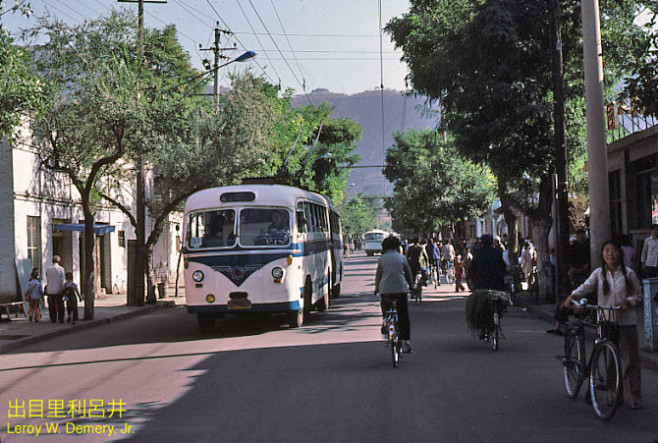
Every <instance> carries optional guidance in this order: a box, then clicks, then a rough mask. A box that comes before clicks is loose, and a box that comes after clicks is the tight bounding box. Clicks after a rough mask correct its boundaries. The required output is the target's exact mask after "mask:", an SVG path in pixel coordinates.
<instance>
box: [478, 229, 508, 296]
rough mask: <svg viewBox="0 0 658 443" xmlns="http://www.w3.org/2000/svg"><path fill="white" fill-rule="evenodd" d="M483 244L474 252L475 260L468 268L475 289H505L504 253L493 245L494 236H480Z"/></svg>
mask: <svg viewBox="0 0 658 443" xmlns="http://www.w3.org/2000/svg"><path fill="white" fill-rule="evenodd" d="M480 244H481V245H482V246H481V247H479V248H478V249H476V250H475V252H474V253H473V260H471V265H470V266H469V268H468V273H469V278H470V280H471V281H472V282H473V289H474V290H475V289H495V290H497V291H504V290H505V270H506V268H507V266H506V265H505V261H504V260H503V254H502V253H501V252H500V251H499V250H498V249H496V248H495V247H494V246H493V237H492V236H491V235H489V234H484V235H483V236H482V237H480Z"/></svg>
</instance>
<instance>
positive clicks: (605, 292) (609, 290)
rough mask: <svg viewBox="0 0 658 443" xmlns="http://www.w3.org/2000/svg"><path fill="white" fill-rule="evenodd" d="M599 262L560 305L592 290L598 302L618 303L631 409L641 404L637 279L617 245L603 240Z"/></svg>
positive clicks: (638, 286) (640, 299) (639, 406)
mask: <svg viewBox="0 0 658 443" xmlns="http://www.w3.org/2000/svg"><path fill="white" fill-rule="evenodd" d="M601 261H602V262H603V264H602V265H601V267H600V268H596V269H595V270H594V271H592V273H591V274H590V276H589V277H588V278H587V280H585V282H584V283H583V284H581V285H580V286H579V287H578V288H576V289H574V291H573V292H572V293H571V294H570V295H569V297H567V299H566V300H565V301H564V303H563V304H562V307H563V308H564V309H568V308H570V307H571V300H574V299H575V300H579V299H580V298H581V297H583V296H585V295H587V294H589V293H590V292H592V291H596V294H597V299H598V301H597V303H598V304H599V305H601V306H619V307H620V308H621V309H620V311H619V312H618V313H617V323H618V324H619V350H620V351H621V356H622V361H623V363H624V370H623V372H622V373H623V374H624V391H625V392H626V393H627V394H628V395H629V397H630V407H631V409H641V408H642V390H641V374H640V352H639V345H638V338H637V316H636V315H635V310H634V309H632V308H633V307H634V306H637V305H638V304H639V303H641V302H642V298H641V296H640V294H641V289H640V280H639V279H638V277H637V275H636V274H635V271H633V270H632V269H631V268H629V267H627V266H624V262H623V258H622V251H621V248H620V247H619V245H617V244H616V243H614V242H612V241H606V242H605V243H603V247H602V248H601Z"/></svg>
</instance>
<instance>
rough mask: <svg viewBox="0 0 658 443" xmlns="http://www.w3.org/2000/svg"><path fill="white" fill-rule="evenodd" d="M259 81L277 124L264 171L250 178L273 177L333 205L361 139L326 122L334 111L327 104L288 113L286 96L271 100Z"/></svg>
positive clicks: (344, 122) (357, 131) (344, 123)
mask: <svg viewBox="0 0 658 443" xmlns="http://www.w3.org/2000/svg"><path fill="white" fill-rule="evenodd" d="M261 82H262V84H263V90H264V92H265V93H266V95H267V96H268V98H269V100H270V103H271V104H272V106H273V108H274V109H275V110H276V112H277V115H278V116H279V119H278V122H277V124H276V127H275V130H274V136H273V138H272V140H271V143H270V147H271V149H270V151H269V155H268V156H267V157H266V158H264V163H265V165H267V166H266V167H265V168H263V169H259V170H257V171H254V172H253V173H254V174H255V175H269V176H277V178H278V180H279V181H280V182H282V183H286V184H289V185H293V186H302V187H305V188H307V189H309V190H311V191H315V192H319V193H321V194H325V195H327V196H328V197H329V198H330V199H331V201H332V203H333V204H334V205H339V204H340V203H341V202H342V201H343V198H344V195H343V192H344V189H345V186H346V185H347V178H348V176H349V171H350V167H351V166H353V165H354V164H356V163H357V162H358V161H359V159H360V157H359V156H357V155H354V154H351V152H352V151H353V150H354V149H355V148H356V145H355V142H356V141H358V140H360V139H361V134H362V130H361V127H360V126H359V125H358V124H357V123H356V122H353V121H351V120H349V119H344V118H340V119H336V118H332V117H331V115H332V113H333V111H334V109H333V107H331V105H330V104H329V103H327V102H324V103H322V104H321V105H319V106H314V105H306V106H302V107H300V108H294V107H293V106H292V102H291V94H292V91H288V92H287V93H286V94H284V96H283V97H277V95H276V90H275V89H274V88H273V87H272V85H268V84H267V83H266V82H264V80H261Z"/></svg>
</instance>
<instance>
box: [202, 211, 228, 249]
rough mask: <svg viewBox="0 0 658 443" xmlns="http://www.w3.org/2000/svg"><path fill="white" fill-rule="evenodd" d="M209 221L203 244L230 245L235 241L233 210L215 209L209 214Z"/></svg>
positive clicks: (209, 245) (208, 245) (210, 245)
mask: <svg viewBox="0 0 658 443" xmlns="http://www.w3.org/2000/svg"><path fill="white" fill-rule="evenodd" d="M209 218H210V222H209V224H208V225H207V226H206V235H205V236H204V238H203V246H206V247H212V246H232V245H233V244H234V243H235V234H234V232H233V226H234V225H235V222H234V220H235V216H234V214H233V211H217V212H216V213H214V214H209Z"/></svg>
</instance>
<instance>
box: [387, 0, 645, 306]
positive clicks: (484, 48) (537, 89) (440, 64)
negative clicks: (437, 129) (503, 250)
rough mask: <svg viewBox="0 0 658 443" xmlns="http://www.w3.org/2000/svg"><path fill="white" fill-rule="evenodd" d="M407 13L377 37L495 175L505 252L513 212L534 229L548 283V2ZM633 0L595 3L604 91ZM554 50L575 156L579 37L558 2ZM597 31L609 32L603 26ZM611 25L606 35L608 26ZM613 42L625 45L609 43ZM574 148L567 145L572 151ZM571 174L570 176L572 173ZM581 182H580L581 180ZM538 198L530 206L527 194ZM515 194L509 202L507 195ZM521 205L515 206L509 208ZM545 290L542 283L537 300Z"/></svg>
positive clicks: (473, 4)
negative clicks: (560, 62)
mask: <svg viewBox="0 0 658 443" xmlns="http://www.w3.org/2000/svg"><path fill="white" fill-rule="evenodd" d="M411 3H412V6H411V9H410V11H409V12H408V13H407V14H404V15H403V16H402V17H399V18H395V19H393V20H392V21H391V22H390V23H389V24H388V25H387V30H388V31H389V32H390V33H391V35H392V36H393V40H394V41H395V42H396V45H397V46H398V47H401V48H402V49H403V50H404V56H403V59H404V60H405V61H407V63H408V64H409V66H410V69H411V74H410V80H411V81H412V84H413V86H414V89H415V90H416V91H418V92H420V93H423V94H425V95H427V96H428V97H430V98H432V99H433V100H437V101H438V102H439V103H440V105H441V111H442V115H441V118H442V124H443V125H444V127H446V128H447V129H448V130H449V131H450V132H451V133H452V134H454V136H455V145H456V147H457V149H458V150H459V151H460V152H461V153H463V154H464V155H465V156H467V157H468V158H471V159H472V160H473V161H475V162H477V163H482V164H486V165H488V166H489V167H490V168H491V170H492V171H493V173H494V174H495V175H496V177H497V182H498V195H499V197H500V200H501V203H502V207H503V211H504V214H505V219H506V222H507V225H508V229H510V240H511V242H512V249H513V250H514V249H515V248H514V246H515V245H514V241H515V239H516V231H515V227H516V222H515V214H514V211H513V209H515V208H519V209H523V210H524V211H525V212H526V213H527V214H529V215H530V216H531V217H532V218H533V219H534V220H535V222H536V223H537V226H538V230H539V231H541V235H539V236H538V237H537V236H536V237H535V239H536V240H537V239H538V238H540V239H541V241H538V242H537V244H538V246H539V252H540V260H539V265H540V277H546V278H540V280H543V281H545V282H547V283H548V282H550V279H549V278H547V277H548V272H549V269H550V265H549V264H548V247H547V244H548V243H547V239H548V229H549V228H550V224H551V219H550V208H551V203H552V199H553V197H552V192H551V179H550V173H551V172H552V170H553V169H554V166H553V163H554V155H553V151H554V148H553V130H552V117H553V116H552V101H553V96H552V79H551V71H552V69H551V65H550V63H551V52H550V51H551V48H552V45H551V41H550V38H549V37H550V34H549V29H550V14H549V2H548V1H544V2H541V1H536V0H520V1H519V0H457V1H453V2H443V1H439V0H412V2H411ZM642 3H643V2H639V1H630V0H624V1H616V0H604V1H602V2H601V8H602V21H603V25H602V30H603V35H604V53H605V54H606V58H605V63H604V67H605V69H606V81H607V85H608V86H609V85H612V84H614V83H615V82H617V81H618V80H619V78H620V76H621V74H622V73H623V67H622V65H621V63H620V57H621V55H622V51H621V49H620V48H623V47H624V46H625V45H629V44H633V38H632V37H633V36H635V35H637V33H638V27H637V26H635V25H634V24H633V20H634V18H635V13H636V12H637V10H638V7H639V5H641V4H642ZM561 4H562V11H563V14H562V17H561V24H562V48H563V55H564V65H565V76H564V79H565V96H566V99H567V103H566V106H565V108H566V110H567V112H569V111H577V112H574V113H573V114H571V115H567V118H566V121H567V129H568V131H569V132H568V138H567V145H568V146H569V148H570V154H571V157H572V158H573V157H574V154H575V153H577V154H579V155H582V153H584V147H583V146H582V144H581V143H579V142H582V140H583V139H582V134H583V130H582V129H580V130H579V129H578V128H579V127H580V128H582V127H583V126H584V121H583V120H582V116H583V114H582V112H581V110H579V108H578V106H577V105H576V103H582V96H583V90H584V87H583V80H582V79H583V75H582V70H583V67H582V39H581V37H580V36H581V35H582V31H581V25H580V9H579V5H580V2H579V1H576V0H568V1H562V2H561ZM606 25H612V26H611V27H610V28H607V27H606ZM613 28H614V29H613ZM613 35H614V36H616V37H618V36H619V35H623V36H625V37H628V38H623V39H622V38H619V39H612V38H610V37H611V36H613ZM576 143H577V144H576ZM572 170H573V169H572ZM581 182H582V181H581ZM533 194H539V203H538V205H537V206H534V207H533V206H532V205H529V204H528V203H527V202H529V201H530V198H529V197H530V196H531V195H533ZM519 195H521V196H523V195H525V197H522V198H520V199H518V198H516V199H514V196H519ZM521 202H524V203H523V204H522V205H519V203H521ZM548 288H550V285H542V292H543V293H544V296H546V295H548V294H547V292H548Z"/></svg>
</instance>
